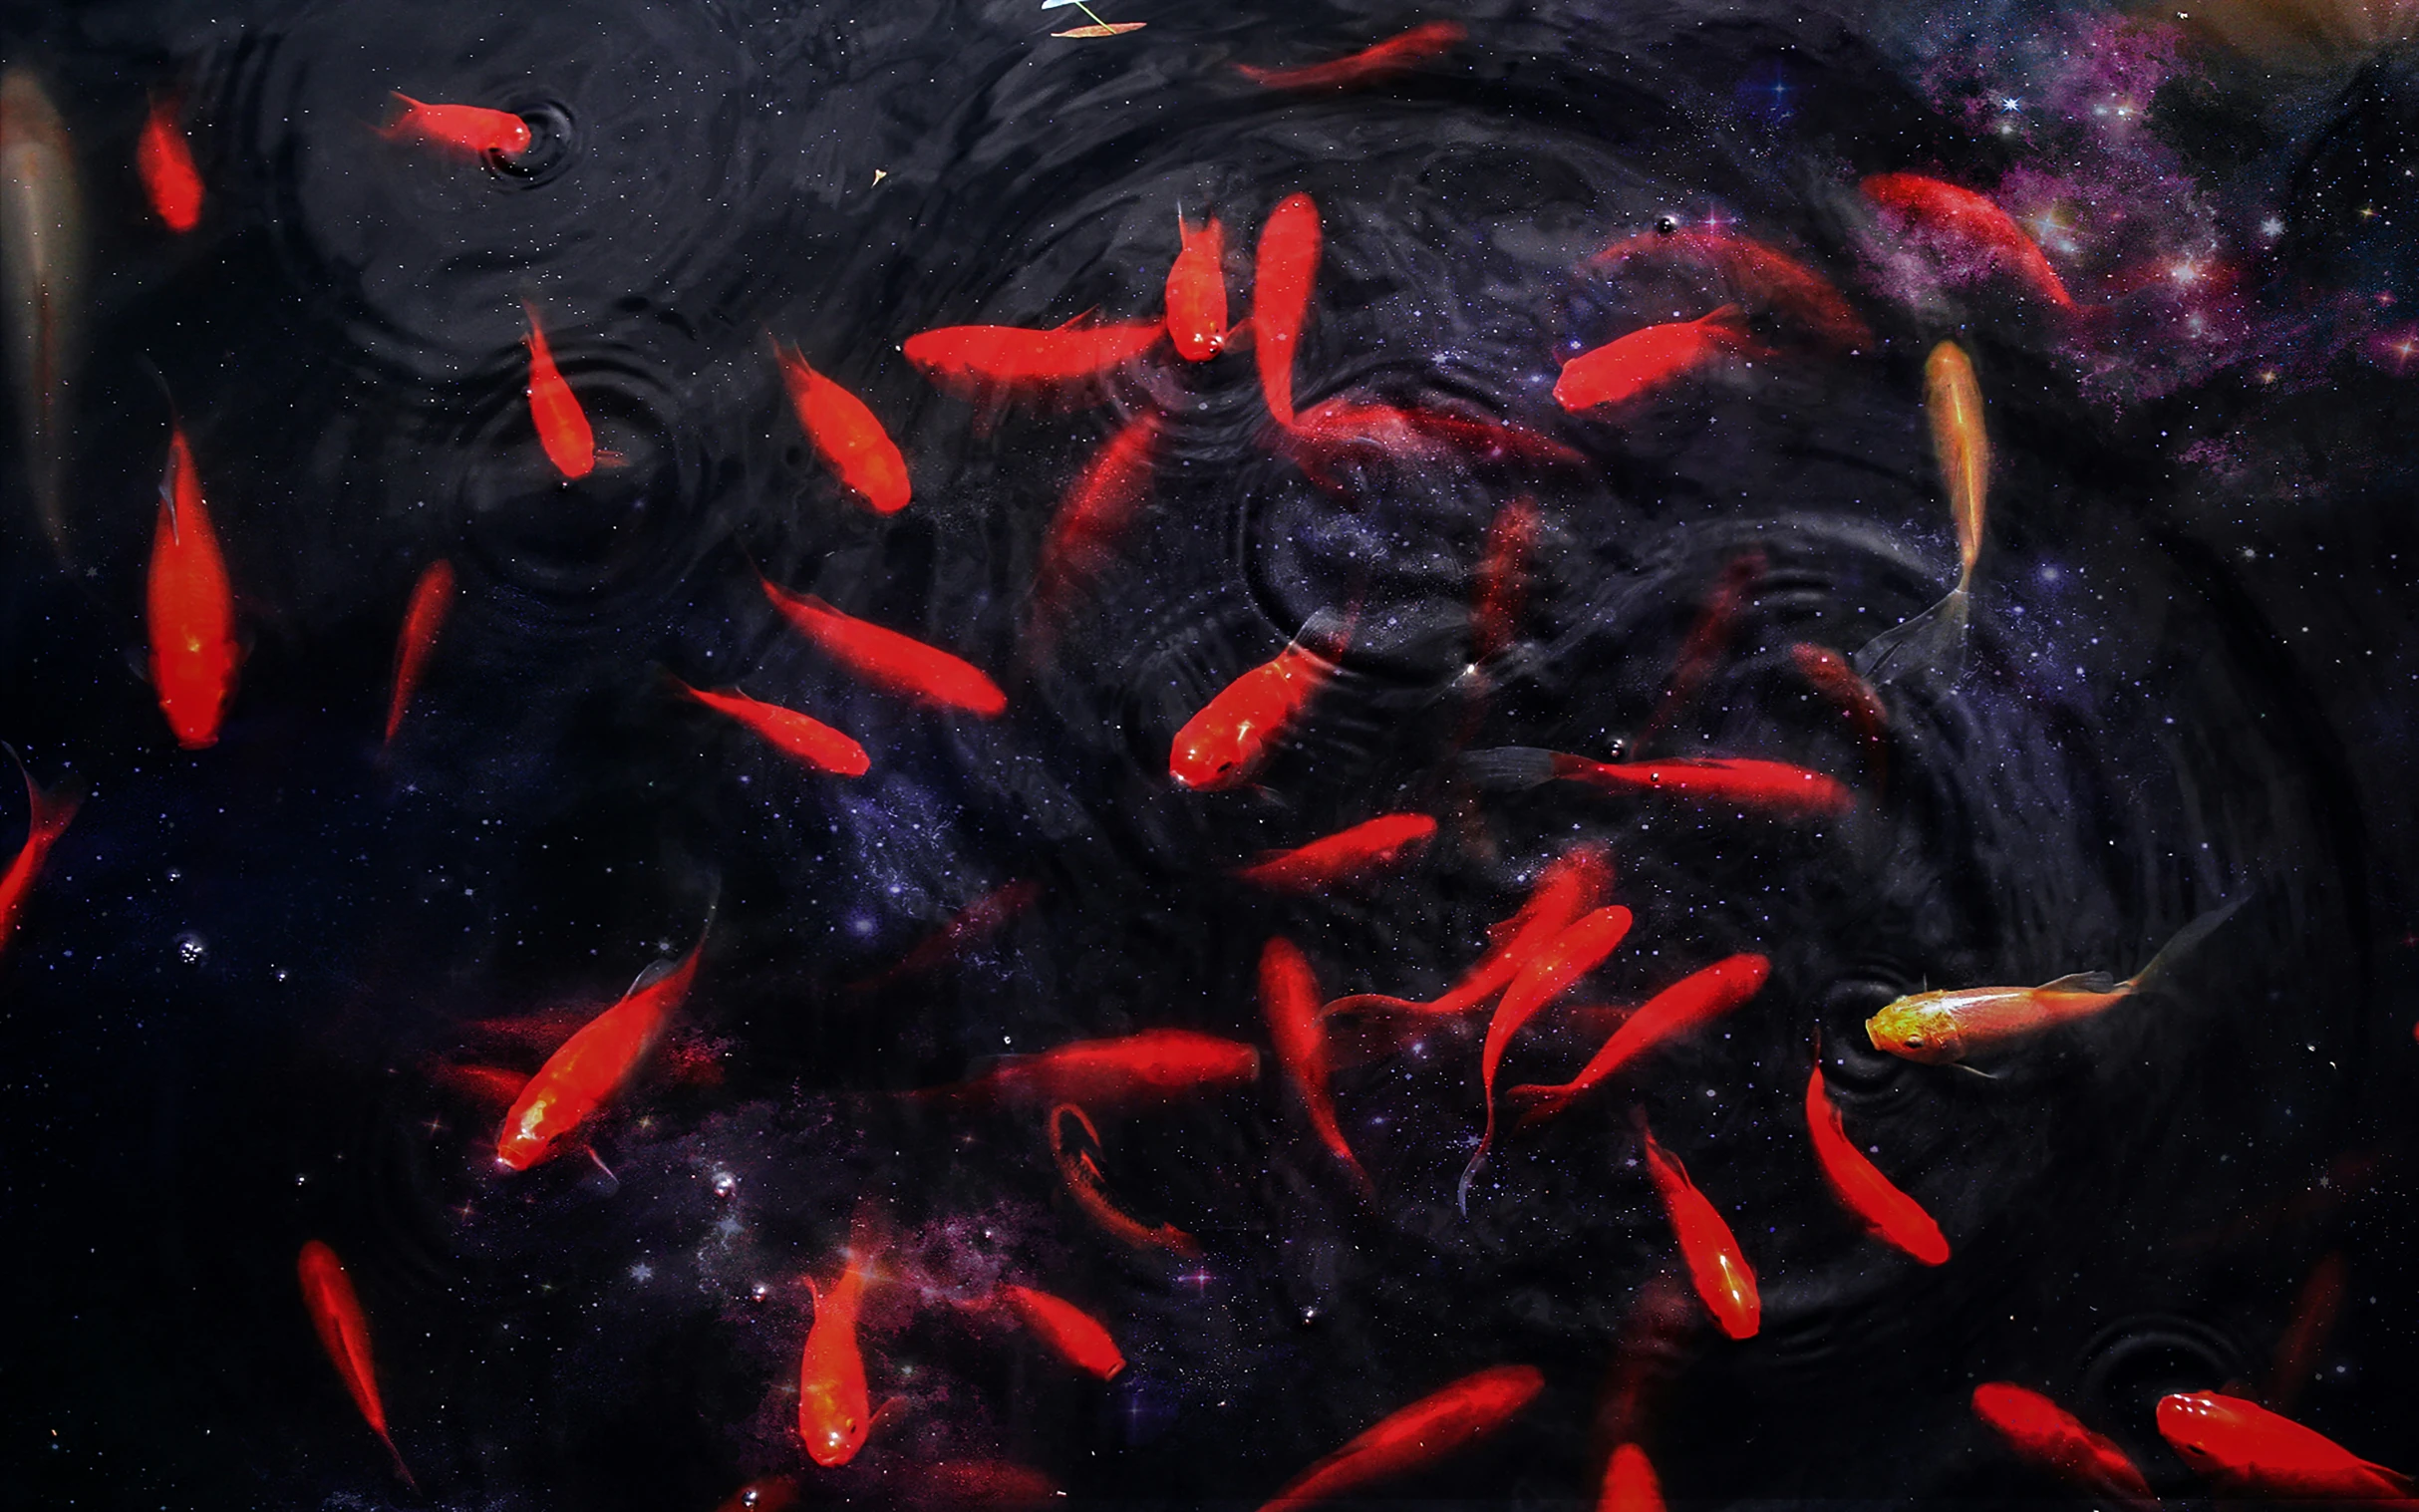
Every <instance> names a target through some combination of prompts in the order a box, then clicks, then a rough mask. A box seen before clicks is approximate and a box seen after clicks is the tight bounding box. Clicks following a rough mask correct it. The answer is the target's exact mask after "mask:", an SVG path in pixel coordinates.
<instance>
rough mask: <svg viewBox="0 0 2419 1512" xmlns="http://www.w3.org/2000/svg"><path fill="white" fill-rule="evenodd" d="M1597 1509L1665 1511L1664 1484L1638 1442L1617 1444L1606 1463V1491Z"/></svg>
mask: <svg viewBox="0 0 2419 1512" xmlns="http://www.w3.org/2000/svg"><path fill="white" fill-rule="evenodd" d="M1596 1512H1663V1482H1662V1481H1660V1480H1658V1479H1657V1478H1656V1475H1655V1463H1654V1461H1652V1460H1650V1459H1648V1458H1647V1451H1646V1450H1644V1449H1642V1448H1640V1447H1639V1446H1638V1445H1636V1444H1616V1445H1615V1446H1614V1448H1613V1457H1612V1459H1611V1460H1609V1461H1607V1463H1606V1465H1605V1484H1604V1491H1603V1493H1602V1494H1601V1495H1599V1496H1598V1497H1597V1498H1596Z"/></svg>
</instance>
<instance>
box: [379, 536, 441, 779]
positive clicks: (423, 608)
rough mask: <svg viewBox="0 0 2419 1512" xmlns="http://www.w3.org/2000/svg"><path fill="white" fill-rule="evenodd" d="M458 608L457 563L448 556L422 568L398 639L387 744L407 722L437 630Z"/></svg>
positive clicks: (435, 647) (432, 648)
mask: <svg viewBox="0 0 2419 1512" xmlns="http://www.w3.org/2000/svg"><path fill="white" fill-rule="evenodd" d="M453 609H454V564H453V563H452V562H449V561H447V560H446V559H445V558H444V557H439V558H438V559H437V560H436V561H433V562H431V563H429V565H428V566H427V567H426V568H424V569H422V571H421V574H420V581H418V582H416V583H414V584H413V585H412V603H411V607H409V608H407V609H406V610H405V611H404V622H403V632H402V633H401V634H400V635H398V636H397V637H396V638H395V692H394V694H393V695H392V696H391V697H390V698H389V699H388V700H387V744H388V745H390V746H392V745H394V744H395V732H396V731H397V730H398V729H400V728H401V727H402V725H403V717H404V710H406V709H407V708H409V707H410V706H411V703H412V693H413V690H415V689H417V688H418V687H419V686H420V678H421V674H422V673H423V672H426V671H427V670H428V666H429V654H430V653H431V652H433V651H435V650H436V649H437V632H438V631H439V630H440V629H442V628H444V626H445V623H446V616H447V615H448V614H450V613H451V612H453Z"/></svg>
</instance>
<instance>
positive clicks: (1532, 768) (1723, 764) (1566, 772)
mask: <svg viewBox="0 0 2419 1512" xmlns="http://www.w3.org/2000/svg"><path fill="white" fill-rule="evenodd" d="M1462 768H1463V770H1464V771H1466V772H1467V773H1468V774H1469V775H1470V776H1471V778H1472V779H1473V780H1475V781H1476V782H1477V783H1478V785H1479V786H1481V787H1485V788H1490V789H1493V790H1497V791H1518V790H1519V789H1521V788H1524V787H1534V786H1536V785H1537V784H1539V783H1540V782H1549V781H1567V782H1583V783H1585V784H1587V785H1588V786H1590V787H1596V788H1601V789H1603V790H1604V791H1606V792H1653V793H1660V794H1662V795H1663V796H1665V797H1671V798H1677V799H1680V800H1681V801H1683V802H1690V803H1697V804H1721V805H1729V806H1735V807H1737V808H1739V809H1742V810H1753V811H1756V812H1760V813H1768V814H1771V815H1773V816H1774V817H1776V818H1784V819H1813V818H1826V817H1829V816H1832V815H1835V814H1842V813H1846V812H1847V811H1848V810H1849V809H1850V808H1852V807H1854V806H1855V803H1856V795H1855V794H1854V793H1852V792H1850V791H1849V790H1848V789H1847V787H1846V786H1845V785H1843V784H1842V783H1841V782H1840V781H1839V780H1838V779H1837V778H1835V777H1830V776H1826V775H1824V774H1823V773H1822V772H1819V771H1809V770H1807V769H1806V768H1805V767H1803V766H1792V765H1790V764H1788V763H1787V762H1785V761H1766V760H1759V759H1755V758H1753V757H1746V756H1697V757H1688V758H1682V757H1671V758H1668V759H1665V760H1660V761H1594V760H1590V759H1589V758H1588V757H1586V756H1571V755H1568V754H1566V753H1564V752H1559V751H1539V750H1537V749H1535V748H1534V747H1527V746H1499V747H1496V748H1495V749H1493V750H1491V751H1473V752H1471V753H1470V754H1469V755H1468V756H1463V757H1462Z"/></svg>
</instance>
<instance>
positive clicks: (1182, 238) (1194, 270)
mask: <svg viewBox="0 0 2419 1512" xmlns="http://www.w3.org/2000/svg"><path fill="white" fill-rule="evenodd" d="M1176 236H1177V238H1178V240H1179V242H1180V243H1181V245H1182V250H1180V251H1178V252H1177V253H1176V260H1175V262H1174V263H1173V264H1172V265H1171V266H1170V267H1169V268H1168V270H1167V337H1168V340H1170V341H1172V342H1174V343H1175V344H1176V355H1177V356H1179V357H1181V358H1183V359H1184V360H1185V361H1186V362H1207V361H1209V360H1210V359H1211V358H1213V357H1215V356H1217V355H1218V353H1219V352H1220V351H1221V350H1222V349H1223V348H1224V347H1225V346H1226V330H1227V324H1226V227H1224V226H1222V225H1220V224H1219V223H1218V219H1217V217H1216V216H1214V215H1213V216H1211V217H1210V218H1209V219H1208V220H1207V221H1205V222H1203V223H1202V226H1201V229H1200V230H1198V231H1196V230H1194V229H1193V228H1192V227H1191V226H1189V225H1186V224H1185V223H1184V213H1183V212H1182V211H1181V210H1179V211H1178V212H1177V213H1176Z"/></svg>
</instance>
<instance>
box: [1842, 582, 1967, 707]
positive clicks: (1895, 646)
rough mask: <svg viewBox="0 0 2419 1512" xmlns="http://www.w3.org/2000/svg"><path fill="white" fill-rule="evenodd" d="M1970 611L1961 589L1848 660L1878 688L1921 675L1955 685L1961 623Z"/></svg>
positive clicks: (1961, 657)
mask: <svg viewBox="0 0 2419 1512" xmlns="http://www.w3.org/2000/svg"><path fill="white" fill-rule="evenodd" d="M1969 613H1970V611H1969V610H1968V608H1967V600H1966V597H1965V588H1964V587H1962V586H1960V587H1956V588H1952V589H1950V590H1949V596H1948V597H1947V598H1944V599H1942V600H1941V601H1940V602H1939V603H1937V604H1935V605H1933V606H1932V607H1931V608H1929V609H1927V610H1925V611H1924V612H1923V613H1922V614H1919V615H1917V616H1916V617H1915V618H1913V619H1911V620H1908V621H1906V622H1905V623H1904V624H1901V625H1897V626H1894V627H1892V628H1891V629H1888V630H1885V631H1883V632H1882V633H1881V634H1880V635H1877V636H1875V637H1874V638H1873V639H1872V640H1870V641H1867V642H1866V643H1865V647H1864V649H1863V650H1861V651H1859V652H1857V654H1856V655H1854V656H1852V657H1850V658H1848V665H1849V666H1851V667H1853V668H1855V669H1856V674H1857V676H1859V677H1861V678H1863V679H1864V680H1865V681H1866V682H1868V683H1871V684H1873V685H1874V686H1875V687H1877V688H1878V687H1880V686H1881V685H1882V684H1884V683H1889V682H1895V681H1897V680H1898V679H1900V678H1903V677H1907V676H1910V675H1914V674H1921V673H1924V672H1931V673H1933V674H1936V675H1938V676H1940V677H1943V678H1947V679H1948V680H1949V681H1951V682H1955V681H1956V680H1957V679H1958V678H1959V677H1960V676H1962V675H1963V674H1964V673H1965V622H1966V619H1967V618H1968V616H1969Z"/></svg>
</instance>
